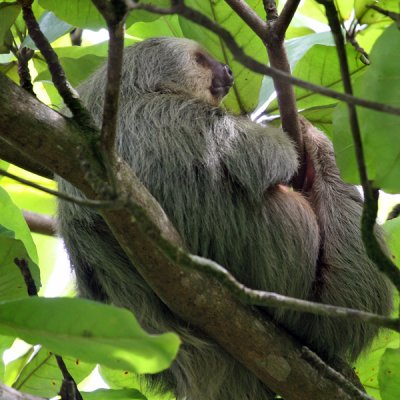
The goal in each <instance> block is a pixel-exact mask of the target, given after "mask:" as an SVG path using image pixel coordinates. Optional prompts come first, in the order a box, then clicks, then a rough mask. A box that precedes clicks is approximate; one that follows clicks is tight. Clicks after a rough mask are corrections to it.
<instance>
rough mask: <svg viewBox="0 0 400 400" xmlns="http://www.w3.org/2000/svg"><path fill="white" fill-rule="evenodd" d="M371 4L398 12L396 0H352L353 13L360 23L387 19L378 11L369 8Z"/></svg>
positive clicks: (398, 4) (399, 7)
mask: <svg viewBox="0 0 400 400" xmlns="http://www.w3.org/2000/svg"><path fill="white" fill-rule="evenodd" d="M371 5H377V6H379V7H381V8H383V9H384V10H389V11H393V12H397V13H398V12H400V3H399V1H398V0H354V10H355V15H356V18H357V19H358V21H359V22H360V24H373V23H376V22H379V21H382V20H384V19H389V18H388V17H386V16H385V15H383V14H381V13H379V12H378V11H375V10H372V9H370V8H369V6H371Z"/></svg>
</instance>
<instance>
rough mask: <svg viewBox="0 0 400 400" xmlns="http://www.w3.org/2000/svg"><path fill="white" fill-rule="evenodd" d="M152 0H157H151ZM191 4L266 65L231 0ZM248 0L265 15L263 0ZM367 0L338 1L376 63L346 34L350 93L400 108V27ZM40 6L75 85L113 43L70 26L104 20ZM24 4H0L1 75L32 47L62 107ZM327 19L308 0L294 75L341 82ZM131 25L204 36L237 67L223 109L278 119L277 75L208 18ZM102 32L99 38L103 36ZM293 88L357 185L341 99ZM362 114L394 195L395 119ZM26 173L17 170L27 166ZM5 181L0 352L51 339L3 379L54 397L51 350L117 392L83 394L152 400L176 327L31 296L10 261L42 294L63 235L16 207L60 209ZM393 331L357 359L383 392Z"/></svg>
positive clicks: (296, 32)
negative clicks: (247, 63)
mask: <svg viewBox="0 0 400 400" xmlns="http://www.w3.org/2000/svg"><path fill="white" fill-rule="evenodd" d="M146 2H147V3H151V1H150V0H147V1H146ZM156 3H157V5H159V6H168V4H169V2H168V1H166V0H162V1H157V2H156ZM185 3H186V4H187V5H188V6H191V7H193V8H196V9H198V10H200V11H202V12H203V13H204V14H206V15H207V16H209V17H210V18H212V19H213V20H214V21H216V22H217V23H220V24H221V25H222V26H223V27H225V28H227V29H228V30H229V31H230V32H231V33H232V34H233V36H234V37H235V39H236V40H237V43H238V44H239V45H240V46H241V47H242V48H243V50H244V51H245V52H246V53H247V54H248V55H250V56H252V57H253V58H255V59H257V60H258V61H260V62H263V63H266V62H267V61H268V59H267V55H266V51H265V47H264V44H263V43H262V42H261V40H260V39H259V38H257V37H256V36H255V35H254V33H253V32H252V31H251V30H250V28H249V27H248V26H246V25H245V24H244V23H243V21H241V19H240V18H239V17H238V16H237V15H236V14H235V13H234V12H233V11H232V10H231V9H230V8H229V6H228V5H227V4H226V3H225V2H224V1H222V0H188V1H186V2H185ZM247 3H248V4H249V5H250V6H251V7H252V8H253V9H254V10H255V11H256V12H257V13H258V14H259V15H260V16H261V17H263V16H264V11H263V10H264V9H263V4H262V3H263V2H262V1H261V0H249V1H247ZM280 3H283V2H282V1H281V2H280ZM372 3H376V2H373V1H371V0H354V1H348V0H336V4H337V5H338V8H339V11H340V16H341V18H342V20H343V21H344V22H345V26H347V27H349V31H351V29H353V28H354V32H353V33H354V34H355V35H354V37H355V39H356V40H358V41H359V44H360V45H361V46H362V47H363V48H364V50H365V51H366V52H368V54H369V57H370V62H371V65H367V64H365V55H364V54H362V53H360V51H359V49H357V48H355V47H354V46H352V45H351V44H350V42H349V43H348V44H347V47H346V51H347V56H348V60H349V66H350V71H351V75H352V79H353V83H354V90H355V94H356V95H358V96H360V97H363V98H367V99H370V100H375V101H379V102H384V103H388V104H391V105H397V106H400V98H399V93H400V70H399V68H398V66H399V65H400V32H399V29H398V27H397V25H396V24H395V23H393V21H392V20H391V19H390V18H388V17H386V16H384V15H382V14H380V13H378V12H377V11H374V10H371V9H370V8H368V6H369V5H371V4H372ZM378 5H379V6H380V7H382V8H384V9H387V10H390V11H393V12H397V13H399V12H400V9H399V3H398V1H397V0H382V1H379V2H378ZM280 6H282V4H280ZM33 9H34V12H35V15H36V17H37V18H38V19H39V21H40V26H41V29H42V31H43V32H44V34H45V35H46V37H47V38H48V39H49V41H50V42H51V43H52V45H53V46H54V48H55V49H56V51H57V54H58V56H59V58H60V61H61V64H62V65H63V67H64V69H65V71H66V75H67V77H68V80H69V82H70V83H71V84H72V85H73V86H77V85H79V84H80V83H81V82H82V81H83V80H85V79H86V78H87V77H88V76H89V75H90V74H91V73H92V72H93V71H94V70H95V69H96V68H98V66H99V65H101V64H102V63H103V62H104V61H105V59H106V56H107V43H105V42H102V43H93V42H91V41H90V40H89V36H85V35H84V40H83V43H82V46H81V47H76V46H72V45H71V44H70V40H69V32H70V31H71V30H72V29H73V28H74V27H80V28H84V29H91V30H99V29H101V28H104V27H105V26H106V25H105V23H104V21H103V19H102V18H101V16H100V14H99V13H98V11H97V10H96V8H95V7H94V6H93V5H92V3H91V2H90V1H89V0H73V1H68V2H60V1H55V0H39V1H38V2H35V3H34V6H33ZM20 11H21V10H20V7H19V6H18V5H17V4H16V3H15V2H13V1H11V0H6V1H3V2H0V20H1V24H0V72H3V73H6V74H7V75H8V76H9V77H10V78H11V79H13V80H14V81H18V74H17V68H18V65H17V59H16V55H17V52H18V49H19V48H21V47H28V48H31V49H32V50H34V55H33V58H32V61H31V62H30V70H31V74H32V76H33V77H34V89H35V92H36V93H37V94H38V96H39V98H40V99H41V100H43V101H44V102H46V103H47V104H50V105H51V106H52V107H54V108H57V109H58V108H60V107H61V106H62V104H61V101H60V97H59V95H58V93H57V92H56V90H55V89H54V86H53V84H52V82H51V81H50V74H49V72H48V69H47V65H46V63H45V61H44V59H43V56H42V55H41V54H40V53H39V52H38V51H36V46H35V45H34V44H33V42H32V40H31V39H30V37H29V35H27V32H26V27H25V24H24V21H23V19H22V16H21V12H20ZM326 23H327V21H326V17H325V14H324V11H323V7H322V6H321V5H320V4H318V3H317V2H315V1H313V0H306V1H304V2H302V6H301V8H300V9H299V11H298V12H297V13H296V15H295V18H294V20H293V22H292V25H291V27H290V29H289V31H288V35H287V39H288V40H287V42H286V48H287V52H288V58H289V62H290V65H291V68H292V71H293V74H294V75H295V76H296V77H299V78H301V79H304V80H307V81H310V82H313V83H316V84H320V85H322V86H326V87H329V88H332V89H335V90H337V91H343V88H342V82H341V78H340V68H339V64H338V61H337V57H336V49H335V47H334V43H333V40H332V36H331V34H330V33H329V32H328V27H327V25H326ZM126 26H127V30H126V41H125V44H126V45H129V44H132V43H135V42H136V41H139V40H142V39H144V38H148V37H152V36H160V35H163V36H182V37H188V38H192V39H194V40H197V41H199V42H201V43H202V44H203V46H204V47H206V48H207V49H208V51H209V52H210V53H211V54H212V55H213V56H215V57H216V58H217V59H219V60H221V61H223V62H225V63H228V64H229V65H230V66H231V68H232V70H233V72H234V75H235V86H234V90H232V91H231V93H230V95H229V96H228V97H227V98H226V100H225V106H226V107H227V108H228V109H230V110H232V111H233V112H237V113H250V112H253V111H254V114H253V115H254V116H256V117H257V118H261V119H269V118H272V117H273V118H277V117H279V110H278V106H277V102H276V100H274V88H273V85H272V81H271V79H270V78H269V77H262V76H260V75H258V74H255V73H254V72H252V71H249V70H248V69H246V68H244V67H243V66H242V65H241V64H240V63H238V62H237V61H236V60H234V58H233V56H232V54H231V53H230V51H229V50H228V49H227V47H226V45H225V44H224V43H223V42H222V40H221V39H220V38H219V37H217V36H216V35H214V34H212V33H210V32H209V31H207V30H206V29H204V28H203V27H201V26H199V25H195V24H194V23H192V22H189V21H187V20H185V19H183V18H181V17H177V16H162V17H160V16H156V15H152V14H149V13H147V12H134V13H132V14H131V15H130V16H129V18H128V20H127V25H126ZM98 37H104V35H103V33H101V32H100V33H99V34H98ZM10 49H12V51H10ZM295 95H296V99H297V102H298V107H299V109H300V110H301V112H302V114H303V115H305V116H306V117H307V118H308V119H309V120H310V121H311V122H312V123H313V124H314V125H316V126H318V127H320V128H321V129H323V130H324V131H326V132H327V133H328V134H329V135H330V136H331V137H332V138H333V141H334V144H335V151H336V157H337V160H338V163H339V166H340V168H341V172H342V175H343V177H344V178H345V179H346V180H347V181H349V182H351V183H359V178H358V171H357V168H356V163H355V157H354V145H353V142H352V138H351V135H350V127H349V122H348V116H347V109H346V105H345V104H343V103H342V104H338V102H337V101H336V100H334V99H332V98H328V97H324V96H321V95H319V94H317V93H313V92H310V91H307V90H305V89H302V88H298V87H297V88H295ZM358 115H359V119H360V124H361V131H362V137H363V143H364V147H365V157H366V163H367V167H368V172H369V175H370V178H371V179H372V180H373V181H374V184H376V186H377V187H380V188H382V189H383V190H385V191H387V192H390V193H399V192H400V186H399V185H400V184H399V182H400V165H399V160H400V141H399V140H398V137H399V134H400V128H399V127H400V117H398V116H392V115H387V114H384V113H380V112H376V111H371V110H367V109H365V108H358ZM7 167H9V166H8V164H7V163H4V162H2V161H0V168H2V169H6V168H7ZM9 168H11V169H12V170H14V169H15V167H9ZM19 174H20V175H21V174H22V172H21V171H20V170H19ZM24 174H27V176H28V177H29V179H30V180H35V181H38V182H40V183H41V184H44V185H46V186H48V187H53V185H54V183H53V182H52V181H47V180H44V179H42V178H39V177H33V176H32V175H31V174H28V173H26V172H24ZM0 185H1V186H2V187H0V209H1V212H0V332H2V334H3V335H5V336H0V353H2V352H3V351H5V350H6V349H8V348H10V347H11V345H12V343H13V342H14V339H15V338H17V337H19V338H22V339H24V340H26V341H27V342H29V343H31V344H32V345H36V344H41V345H43V346H46V348H45V347H41V348H37V347H35V348H34V347H32V346H29V347H28V348H25V349H24V351H23V352H21V353H20V354H18V346H17V345H16V344H14V346H13V350H14V353H15V354H18V355H17V357H16V358H15V359H14V360H13V361H8V362H7V365H6V366H5V365H4V363H3V360H2V359H0V381H3V382H5V383H7V384H9V385H12V386H14V387H15V388H17V389H19V390H21V391H26V392H29V393H32V394H36V395H41V396H49V397H50V396H54V395H56V394H57V392H58V390H59V388H60V382H61V373H60V371H59V370H58V369H57V368H55V359H54V357H52V356H51V354H50V353H49V351H51V352H58V353H60V354H62V355H63V356H64V358H65V361H66V364H67V367H68V369H69V371H70V372H71V374H72V375H73V376H74V377H75V379H76V380H77V382H81V381H83V380H84V379H85V378H87V377H88V376H89V374H90V373H91V372H92V371H93V369H94V367H95V364H96V363H100V364H101V367H100V374H101V375H102V376H103V378H104V380H105V381H106V382H107V384H108V385H109V387H110V388H112V389H110V390H104V389H98V390H97V391H95V392H92V393H90V394H89V393H83V396H84V398H85V399H118V400H120V399H128V398H129V399H146V398H148V399H157V397H156V396H155V395H151V394H149V393H146V396H147V397H145V396H144V395H143V394H142V393H141V392H140V391H138V389H140V385H139V383H138V380H137V378H136V376H135V373H136V372H140V373H144V372H146V373H151V372H155V371H160V370H162V369H164V368H167V367H168V366H169V365H170V363H171V361H172V359H173V357H174V355H175V354H176V351H177V347H178V339H177V338H176V337H175V336H173V335H172V334H167V335H164V336H161V337H153V336H150V335H147V334H145V333H144V332H143V331H142V330H141V328H140V327H139V326H138V324H137V322H136V320H135V319H134V318H133V316H131V315H130V314H129V313H128V312H127V311H125V310H121V309H117V308H115V307H112V306H105V305H101V304H94V303H91V302H88V301H83V300H80V299H66V298H62V299H46V298H27V297H28V296H27V294H26V287H25V283H24V281H23V278H22V276H21V274H20V272H19V270H18V269H17V267H16V265H15V262H14V259H15V258H18V259H23V260H25V261H27V263H28V266H29V269H30V270H31V273H32V275H33V277H34V279H35V282H36V285H37V287H38V288H39V287H40V280H41V281H42V284H43V288H42V289H41V293H42V292H45V290H46V288H48V286H49V285H51V283H49V282H51V280H50V275H51V272H52V270H53V267H54V260H55V257H56V256H55V254H56V246H57V241H56V240H55V239H53V238H44V237H41V236H38V235H33V239H32V236H31V234H30V232H29V229H28V228H27V226H26V223H25V222H24V219H23V217H22V215H21V212H20V208H25V209H29V210H33V211H39V212H43V213H47V214H50V215H54V212H55V206H54V199H53V198H51V197H49V196H48V195H47V194H43V193H40V192H37V191H34V190H32V189H27V188H26V187H24V186H22V185H21V184H16V183H14V182H12V181H10V180H8V179H5V178H0ZM6 191H7V192H8V193H9V194H10V196H11V197H10V196H9V195H8V194H7V192H6ZM385 229H386V231H387V232H388V235H389V245H390V247H391V250H392V252H393V254H394V257H395V261H396V262H397V263H398V264H399V262H400V261H399V260H400V224H399V218H397V219H395V220H393V221H390V222H388V223H387V224H386V225H385ZM36 248H37V249H36ZM37 253H38V254H39V257H38V255H37ZM57 257H60V256H59V255H57ZM38 266H39V267H40V272H41V279H40V278H39V269H38ZM398 339H399V338H398V335H396V334H387V335H386V334H385V335H383V337H381V338H379V340H378V341H377V342H376V343H375V345H374V347H373V349H372V350H371V352H369V353H368V354H366V355H365V356H364V358H363V359H362V360H360V361H359V362H358V364H357V371H358V373H359V375H360V377H361V380H362V382H363V383H364V384H365V385H366V388H367V389H368V390H370V392H371V394H372V395H374V396H375V397H376V398H382V399H383V400H391V399H397V398H399V395H400V387H399V383H398V382H399V377H398V373H399V372H398V371H400V354H399V343H398ZM47 349H48V350H47ZM160 400H161V399H160ZM165 400H166V399H165Z"/></svg>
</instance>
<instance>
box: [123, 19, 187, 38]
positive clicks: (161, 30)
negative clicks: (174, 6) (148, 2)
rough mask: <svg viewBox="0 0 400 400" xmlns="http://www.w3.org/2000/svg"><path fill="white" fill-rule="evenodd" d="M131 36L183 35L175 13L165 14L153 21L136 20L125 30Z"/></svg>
mask: <svg viewBox="0 0 400 400" xmlns="http://www.w3.org/2000/svg"><path fill="white" fill-rule="evenodd" d="M126 33H127V34H128V35H130V36H132V37H133V38H141V39H148V38H152V37H156V36H172V37H183V33H182V30H181V27H180V25H179V17H178V16H177V15H165V16H162V17H160V18H158V19H157V20H155V21H153V22H137V23H136V24H134V25H132V26H131V27H130V28H128V29H127V30H126Z"/></svg>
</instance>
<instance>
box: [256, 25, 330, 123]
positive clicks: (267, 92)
mask: <svg viewBox="0 0 400 400" xmlns="http://www.w3.org/2000/svg"><path fill="white" fill-rule="evenodd" d="M318 44H320V45H325V46H334V44H335V43H334V41H333V37H332V34H331V33H330V32H319V33H312V34H310V35H306V36H301V37H297V38H294V39H290V40H287V41H286V42H285V48H286V53H287V57H288V60H289V65H290V69H291V71H293V70H294V68H295V67H296V65H297V63H298V62H299V61H300V60H301V59H302V58H303V57H304V55H305V54H306V53H307V52H308V51H309V50H310V49H311V48H312V47H313V46H315V45H318ZM316 73H318V71H316ZM274 91H275V87H274V84H273V81H272V79H271V78H270V77H269V76H265V77H264V79H263V82H262V87H261V90H260V96H259V104H258V106H257V109H256V111H255V115H256V116H257V115H259V114H260V113H261V112H263V111H265V108H266V106H267V105H268V102H269V99H270V97H271V95H272V94H273V93H274ZM274 111H275V112H278V111H279V110H278V103H277V101H276V100H275V101H273V102H271V104H269V105H268V113H273V112H274Z"/></svg>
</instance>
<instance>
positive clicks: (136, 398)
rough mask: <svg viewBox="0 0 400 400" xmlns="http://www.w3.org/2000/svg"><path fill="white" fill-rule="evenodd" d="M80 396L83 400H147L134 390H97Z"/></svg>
mask: <svg viewBox="0 0 400 400" xmlns="http://www.w3.org/2000/svg"><path fill="white" fill-rule="evenodd" d="M81 394H82V396H83V400H147V397H146V396H144V395H143V394H142V393H140V392H139V391H138V390H136V389H123V390H112V389H98V390H95V391H93V392H81Z"/></svg>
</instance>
